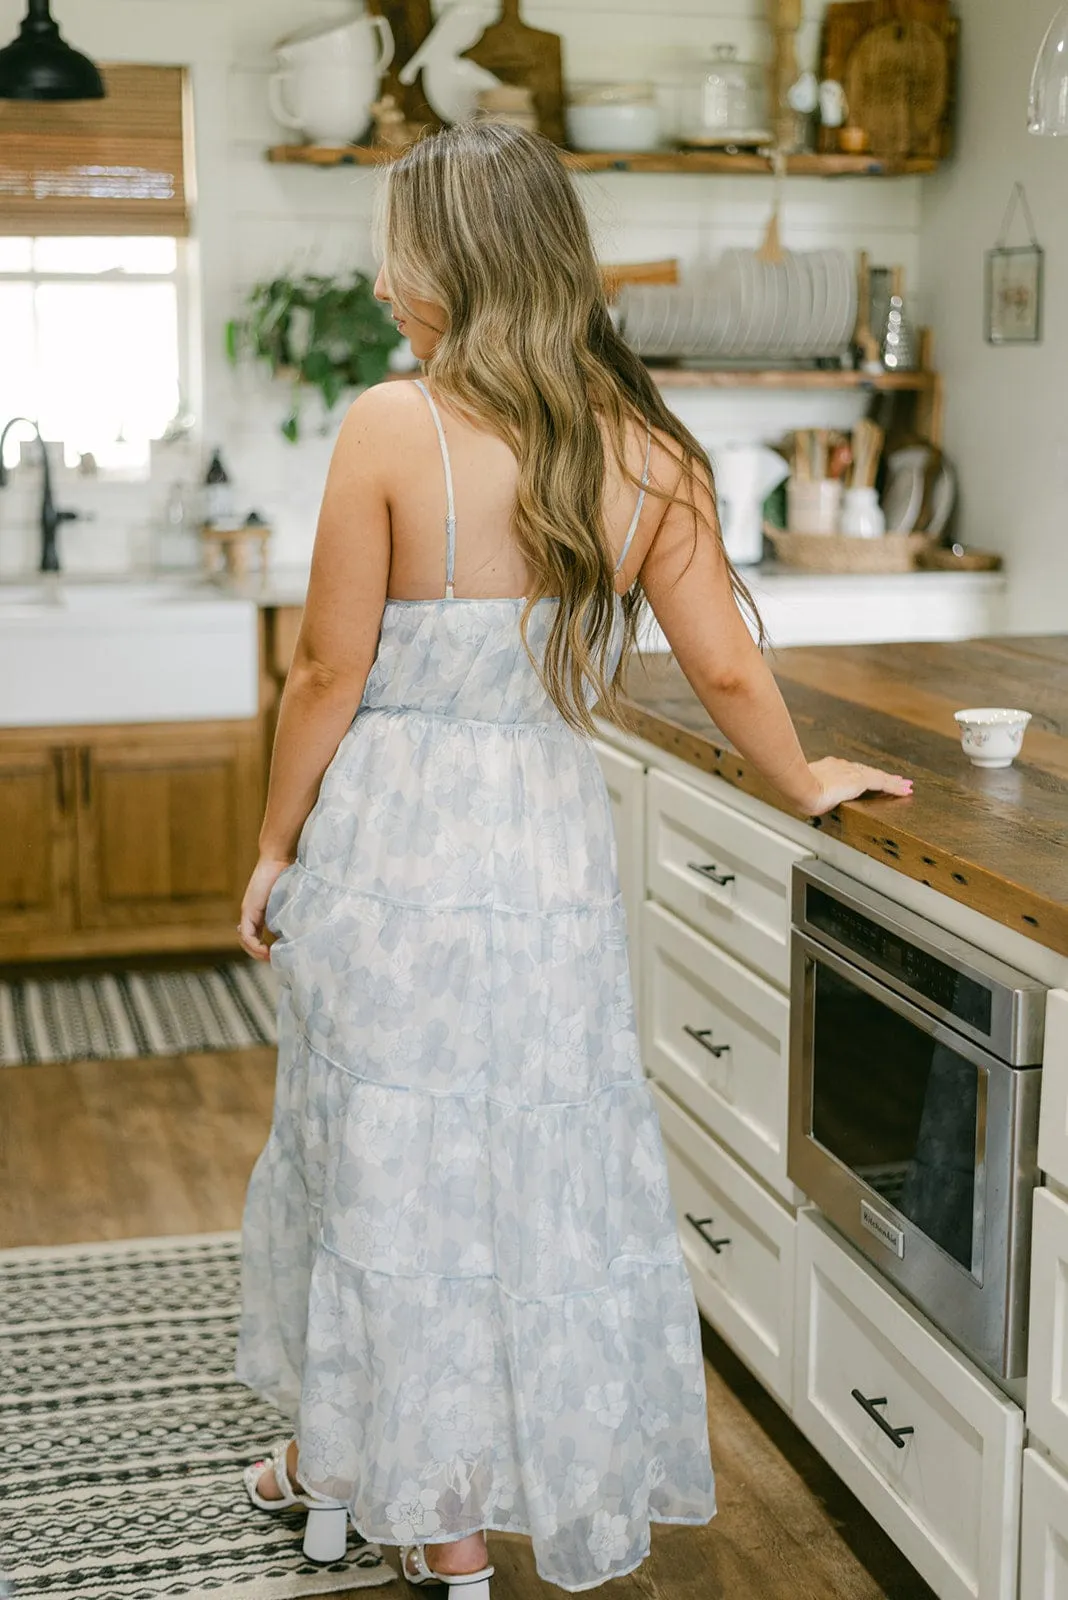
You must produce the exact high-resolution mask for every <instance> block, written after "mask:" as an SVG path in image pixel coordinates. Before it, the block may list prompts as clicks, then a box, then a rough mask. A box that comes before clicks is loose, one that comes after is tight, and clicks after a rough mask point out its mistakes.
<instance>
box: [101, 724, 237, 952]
mask: <svg viewBox="0 0 1068 1600" xmlns="http://www.w3.org/2000/svg"><path fill="white" fill-rule="evenodd" d="M77 756H78V763H77V764H78V908H79V921H80V923H81V926H82V927H83V928H114V927H145V926H147V927H151V926H154V925H157V924H159V923H160V922H164V923H167V924H170V925H172V926H173V925H176V924H182V923H186V924H188V923H192V922H196V923H201V922H208V923H212V922H217V923H221V922H224V921H226V920H227V919H229V920H230V921H231V922H232V921H233V917H232V910H233V907H234V904H235V902H236V901H240V897H241V892H242V890H243V888H244V885H245V880H246V876H247V874H246V868H247V867H248V865H249V850H250V840H251V839H252V838H253V837H254V830H255V827H256V820H255V818H254V817H253V816H252V815H251V814H250V812H249V808H248V806H247V804H246V803H245V796H246V792H247V789H248V787H249V780H248V775H246V773H245V772H244V770H243V767H244V765H245V757H244V752H243V750H242V746H241V744H240V742H239V741H237V740H235V739H234V738H233V737H232V736H228V735H226V734H225V733H224V734H222V735H220V734H218V733H215V734H213V735H211V736H201V737H200V738H196V739H194V738H192V737H188V736H183V734H182V732H181V730H174V732H172V733H165V734H164V735H163V736H162V737H161V736H160V735H158V734H157V735H155V736H153V735H152V734H150V733H146V734H145V735H144V736H143V737H141V738H139V739H138V740H136V741H131V742H130V743H128V744H127V743H125V742H124V743H123V744H121V745H117V746H115V747H113V748H109V747H107V746H104V747H102V748H94V747H92V746H83V747H82V748H81V749H80V750H79V751H78V752H77Z"/></svg>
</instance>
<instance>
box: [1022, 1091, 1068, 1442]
mask: <svg viewBox="0 0 1068 1600" xmlns="http://www.w3.org/2000/svg"><path fill="white" fill-rule="evenodd" d="M1043 1092H1045V1091H1044V1090H1043ZM1027 1426H1028V1428H1030V1430H1031V1432H1032V1433H1033V1434H1034V1435H1035V1436H1036V1438H1038V1439H1041V1441H1042V1443H1043V1444H1044V1445H1045V1446H1046V1447H1047V1449H1049V1450H1052V1451H1053V1454H1054V1455H1056V1456H1059V1457H1060V1459H1061V1460H1062V1461H1063V1462H1065V1463H1066V1464H1068V1204H1065V1202H1064V1201H1063V1200H1062V1199H1061V1198H1060V1196H1059V1195H1055V1194H1053V1193H1051V1191H1050V1190H1049V1189H1037V1190H1036V1191H1035V1209H1034V1218H1033V1221H1032V1224H1031V1319H1030V1332H1029V1334H1028V1349H1027Z"/></svg>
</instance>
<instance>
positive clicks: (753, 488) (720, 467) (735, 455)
mask: <svg viewBox="0 0 1068 1600" xmlns="http://www.w3.org/2000/svg"><path fill="white" fill-rule="evenodd" d="M713 460H714V466H715V472H716V489H717V491H718V496H719V511H720V518H721V520H722V524H723V543H724V546H725V548H726V551H727V554H728V555H729V556H730V558H731V560H732V561H733V562H734V563H735V565H736V566H739V567H747V566H754V565H755V564H756V563H757V562H758V561H759V560H760V558H761V555H762V553H763V548H764V521H763V506H764V501H765V500H766V499H767V497H768V495H769V494H770V493H771V491H772V490H773V489H775V488H777V487H778V486H779V484H780V483H782V482H783V481H784V479H786V478H787V477H788V476H789V474H790V468H789V467H788V466H787V464H786V462H785V461H784V460H783V458H782V456H780V455H778V454H777V453H776V452H775V451H774V450H768V449H767V448H766V447H765V446H764V445H759V444H745V445H742V444H728V445H723V446H721V447H719V448H718V449H716V450H715V451H714V458H713Z"/></svg>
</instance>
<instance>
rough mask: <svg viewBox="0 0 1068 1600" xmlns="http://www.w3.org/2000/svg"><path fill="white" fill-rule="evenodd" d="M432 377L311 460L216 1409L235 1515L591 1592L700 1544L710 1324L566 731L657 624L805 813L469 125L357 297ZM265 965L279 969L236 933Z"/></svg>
mask: <svg viewBox="0 0 1068 1600" xmlns="http://www.w3.org/2000/svg"><path fill="white" fill-rule="evenodd" d="M377 292H378V294H379V296H380V298H382V299H384V300H386V299H388V300H389V301H390V302H391V304H392V309H393V314H394V317H395V318H396V320H397V323H398V325H399V326H400V328H401V329H402V330H403V331H404V332H406V333H407V335H408V337H409V338H410V340H411V344H412V349H413V350H414V352H415V354H416V355H417V356H418V357H419V358H420V359H421V360H422V362H423V364H424V365H423V377H422V379H420V380H418V381H416V382H396V383H387V384H383V385H381V386H379V387H378V388H375V389H371V390H369V391H367V392H366V393H364V394H363V395H361V396H360V398H359V399H358V400H357V401H356V402H355V404H354V405H353V406H352V409H351V410H350V412H349V414H348V417H347V419H346V421H345V423H344V425H343V427H342V429H341V434H340V437H339V439H338V443H337V448H336V452H335V455H334V460H333V463H332V466H331V469H330V476H329V480H328V483H327V487H326V492H325V497H324V501H323V508H322V514H321V518H320V523H319V529H318V534H317V538H316V544H315V554H314V558H313V563H312V572H311V581H310V587H309V591H308V600H307V605H306V608H305V612H304V618H303V623H302V626H301V632H300V638H299V642H298V645H297V650H296V655H295V658H294V661H293V665H292V668H291V671H290V674H289V678H288V681H287V684H286V689H285V694H284V696H283V699H282V705H281V709H280V714H279V721H278V733H277V739H276V744H275V752H274V761H273V765H272V773H271V783H270V791H269V796H268V803H267V810H266V816H265V819H264V823H263V828H262V831H261V835H260V860H259V863H258V865H257V867H256V869H255V871H254V873H253V875H252V879H251V882H250V883H249V887H248V890H247V893H246V896H245V902H244V906H243V909H242V922H241V932H242V940H243V943H244V944H245V947H246V948H247V949H248V950H249V951H250V953H252V954H253V955H255V956H257V957H259V958H260V959H267V957H268V954H269V957H270V960H271V962H272V964H273V966H274V968H275V969H276V971H277V973H278V976H279V979H280V991H281V997H280V1004H279V1068H278V1084H277V1093H276V1102H275V1115H274V1122H273V1126H272V1129H271V1134H270V1138H269V1140H268V1143H267V1145H266V1148H265V1149H264V1151H263V1153H262V1155H261V1156H260V1159H259V1161H258V1163H257V1165H256V1169H255V1171H254V1173H253V1176H252V1180H251V1183H250V1186H249V1194H248V1201H247V1206H246V1213H245V1227H244V1245H245V1259H244V1284H243V1288H244V1315H243V1320H242V1328H241V1339H240V1347H239V1355H238V1374H239V1376H240V1378H241V1379H242V1380H243V1381H244V1382H245V1383H247V1384H249V1385H250V1386H251V1387H252V1388H253V1389H255V1390H256V1391H257V1392H258V1393H259V1394H261V1395H263V1396H264V1397H266V1398H267V1399H268V1400H269V1401H271V1402H272V1404H274V1405H275V1406H276V1407H278V1408H279V1409H280V1410H281V1411H282V1412H283V1413H284V1414H285V1415H286V1416H287V1417H288V1418H290V1419H292V1423H293V1437H292V1438H291V1439H289V1440H284V1441H282V1442H281V1443H280V1444H279V1446H278V1447H277V1448H276V1449H275V1450H274V1452H273V1454H272V1456H271V1458H270V1460H269V1461H266V1462H260V1463H257V1464H256V1466H254V1467H252V1468H250V1469H249V1471H248V1473H247V1474H246V1483H247V1486H248V1490H249V1493H250V1495H251V1497H252V1499H253V1501H254V1502H255V1504H257V1505H258V1506H261V1507H262V1508H263V1509H265V1510H273V1509H277V1508H278V1507H280V1506H287V1505H292V1504H294V1503H302V1504H305V1505H307V1506H308V1508H309V1517H308V1526H307V1533H306V1545H305V1548H306V1550H307V1551H308V1553H309V1554H310V1555H312V1556H317V1557H318V1558H320V1559H326V1560H330V1559H334V1558H336V1557H337V1556H338V1555H340V1554H341V1553H342V1552H343V1551H344V1549H345V1537H346V1518H347V1517H351V1520H352V1522H353V1525H354V1526H355V1528H356V1530H357V1532H358V1534H359V1535H360V1536H361V1537H362V1538H363V1539H364V1540H366V1541H369V1542H372V1541H373V1542H377V1543H378V1544H392V1545H399V1546H402V1547H404V1553H403V1556H402V1562H403V1570H404V1572H405V1575H406V1576H407V1577H408V1578H409V1579H410V1580H411V1581H413V1582H417V1583H419V1582H428V1581H431V1580H435V1579H436V1580H438V1581H440V1582H444V1583H447V1584H449V1585H450V1586H457V1585H461V1586H464V1587H466V1588H467V1589H468V1590H469V1600H488V1596H489V1579H490V1574H491V1571H492V1569H491V1568H490V1567H489V1565H488V1555H487V1550H486V1544H485V1537H484V1535H485V1532H486V1531H487V1530H491V1531H492V1530H508V1531H513V1532H520V1533H525V1534H528V1535H530V1537H531V1538H532V1540H533V1544H534V1552H535V1557H536V1560H537V1564H538V1570H539V1571H540V1573H541V1574H542V1576H543V1577H545V1578H546V1579H548V1580H549V1581H550V1582H552V1583H555V1584H558V1585H560V1586H561V1587H562V1588H564V1589H568V1590H579V1589H584V1588H589V1587H592V1586H594V1585H596V1584H599V1583H602V1582H604V1581H606V1580H608V1579H610V1578H613V1577H618V1576H619V1575H621V1574H622V1573H625V1572H628V1571H630V1570H632V1569H633V1568H634V1567H635V1566H637V1565H638V1563H639V1562H640V1561H641V1560H642V1559H643V1558H644V1557H645V1556H646V1555H647V1554H648V1551H649V1531H650V1524H651V1523H653V1522H669V1523H690V1524H699V1523H704V1522H707V1521H708V1520H709V1518H710V1517H712V1516H713V1515H714V1512H715V1497H714V1486H713V1474H712V1467H711V1463H710V1460H709V1448H708V1429H707V1418H706V1410H705V1388H704V1369H703V1364H702V1354H701V1342H700V1337H699V1324H698V1317H697V1311H696V1307H695V1304H694V1300H693V1296H692V1292H691V1289H690V1283H689V1279H688V1276H687V1272H686V1267H685V1264H684V1261H683V1258H682V1254H681V1251H680V1246H679V1241H678V1236H677V1232H676V1228H675V1223H674V1219H673V1213H672V1209H671V1204H670V1198H669V1194H668V1186H667V1178H666V1172H665V1164H664V1155H663V1149H662V1146H661V1142H660V1134H659V1129H658V1126H657V1121H656V1114H655V1109H654V1104H653V1101H652V1098H651V1095H650V1091H649V1089H648V1086H647V1084H646V1081H645V1079H644V1077H643V1074H642V1067H641V1061H640V1058H639V1053H638V1041H637V1037H636V1035H635V1030H634V1017H633V1009H632V1004H631V992H630V982H629V977H628V967H627V949H626V929H625V926H624V916H623V908H622V905H621V902H620V897H619V884H618V879H617V874H616V861H615V850H614V845H613V842H612V823H611V816H610V812H609V805H608V799H607V795H606V791H605V787H604V783H603V780H602V778H601V775H600V771H599V768H598V764H597V760H596V756H595V754H594V751H593V748H592V745H591V743H590V739H589V735H590V734H591V733H592V732H593V731H594V726H595V724H594V720H593V708H594V707H596V712H597V715H598V716H599V717H602V718H604V719H606V720H607V721H609V722H619V721H620V720H621V719H622V718H623V707H622V700H621V695H622V685H623V673H624V669H625V663H626V658H627V656H628V653H629V651H630V648H631V646H632V644H633V642H634V638H635V628H636V622H637V618H638V613H639V609H640V607H641V606H642V604H643V603H644V602H646V601H648V602H649V604H650V605H651V606H652V609H653V611H654V613H655V615H656V617H657V619H658V621H659V623H660V625H661V627H662V628H663V630H664V632H665V634H666V635H667V638H668V640H669V642H670V644H671V646H672V649H673V650H674V652H675V655H676V657H677V659H678V661H679V664H680V666H681V667H682V670H683V671H684V673H685V674H686V676H687V678H688V679H689V681H690V683H691V684H692V685H693V688H694V690H695V692H696V693H697V695H698V697H699V698H700V699H701V701H702V702H703V704H704V705H705V706H706V707H707V708H708V710H709V712H710V713H711V714H712V715H713V717H714V718H715V720H716V722H717V724H718V725H719V727H720V728H722V729H723V731H724V733H725V734H726V735H727V736H728V737H729V738H730V739H731V740H732V741H733V742H734V743H735V744H736V745H737V747H738V748H739V749H740V750H741V751H743V752H744V754H745V755H746V756H747V757H748V758H749V759H750V760H751V761H752V762H753V763H754V765H755V766H756V767H757V768H758V769H759V770H760V771H761V772H763V773H764V775H765V776H766V777H767V778H768V779H769V780H770V781H771V782H772V783H773V784H774V785H776V786H777V788H778V789H779V790H780V791H781V793H782V794H783V795H784V796H786V798H787V799H788V800H789V801H790V802H791V804H792V805H793V806H795V807H796V808H798V809H800V810H802V811H805V812H808V813H811V814H816V813H819V812H823V811H827V810H829V809H830V808H831V807H833V806H834V805H837V804H838V803H839V802H840V801H843V800H846V799H849V798H851V797H853V796H855V795H859V794H860V793H862V792H863V791H864V790H865V789H869V788H870V789H881V790H884V791H886V792H889V793H891V794H904V793H907V791H908V785H907V784H906V783H905V782H904V780H902V779H899V778H894V777H890V776H888V775H886V774H883V773H879V772H875V771H872V770H870V769H867V768H861V767H855V766H852V765H849V764H847V763H844V762H839V761H835V760H828V761H821V762H816V763H814V764H813V765H809V764H808V763H807V762H806V760H805V758H804V756H803V754H802V751H801V749H800V746H799V744H798V741H797V737H796V735H795V733H794V729H793V727H792V725H791V722H790V719H789V717H788V715H787V712H786V710H785V707H784V705H783V703H782V700H781V698H780V696H779V694H778V691H777V689H776V687H775V683H774V680H773V678H772V676H771V674H770V672H769V671H768V669H767V667H766V665H765V663H764V661H763V658H762V656H761V653H760V650H759V648H758V647H757V645H756V644H755V643H754V642H753V639H752V637H751V635H750V632H749V629H748V628H747V626H746V623H745V620H744V619H743V615H742V608H744V607H745V606H746V604H747V595H746V592H745V589H744V586H743V585H742V584H741V582H740V580H739V579H738V578H737V576H736V575H735V574H734V573H733V571H732V570H731V567H730V565H729V563H728V562H727V560H726V557H725V554H724V551H723V545H722V541H721V538H720V533H719V526H718V522H717V519H716V509H715V499H714V493H713V488H712V481H711V476H710V472H709V466H708V462H707V459H706V458H705V456H704V454H703V452H702V451H701V449H700V447H699V445H698V444H697V441H696V440H695V439H694V438H693V437H692V435H691V434H690V433H689V432H688V431H687V430H686V429H685V428H684V427H683V426H682V424H681V423H680V422H679V421H678V419H677V418H676V417H674V416H673V415H672V414H671V412H670V411H668V410H667V409H666V407H665V406H664V404H663V401H662V400H661V398H660V395H659V393H658V391H657V390H656V388H655V387H654V386H653V384H652V383H651V382H650V380H649V378H648V376H647V374H646V372H645V370H644V368H643V367H642V366H641V364H640V362H638V361H637V359H636V358H635V357H634V355H633V354H632V353H631V351H630V350H628V348H627V347H626V345H625V344H624V343H623V342H622V341H621V339H620V338H619V337H618V336H617V334H616V332H615V331H614V329H613V326H612V323H611V321H610V319H609V316H608V311H607V308H606V305H605V300H604V294H603V289H602V284H601V279H600V275H599V272H598V268H597V265H596V262H595V259H594V254H593V250H592V248H591V244H590V238H589V233H588V230H587V226H586V222H585V219H584V216H583V213H582V210H581V207H580V205H579V202H578V199H577V196H576V194H575V192H574V190H573V188H572V185H571V183H570V181H569V179H568V177H567V174H566V173H565V171H564V169H563V167H562V165H561V163H560V161H559V159H558V156H557V154H556V152H555V151H554V149H553V148H552V146H550V145H549V144H547V143H546V142H545V141H543V140H541V139H539V138H536V137H534V136H531V135H529V134H526V133H523V132H520V131H519V130H517V129H514V128H510V127H504V126H496V125H493V124H474V125H465V126H460V127H457V128H452V129H448V130H447V131H445V132H443V133H440V134H436V135H434V136H432V137H428V138H426V139H424V140H422V141H421V142H420V143H418V144H416V145H415V146H414V147H413V148H412V149H411V150H410V151H409V152H407V153H406V154H405V155H404V156H403V157H402V158H401V159H400V160H399V161H398V162H397V163H396V164H395V165H394V166H393V168H392V169H391V171H390V173H389V176H388V179H387V190H386V196H385V213H384V265H383V269H382V273H381V275H380V278H379V283H378V285H377ZM267 931H269V932H270V933H271V934H273V935H275V941H274V943H273V944H271V945H270V947H269V948H268V944H267V940H266V933H267Z"/></svg>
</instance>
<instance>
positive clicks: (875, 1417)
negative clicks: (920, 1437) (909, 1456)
mask: <svg viewBox="0 0 1068 1600" xmlns="http://www.w3.org/2000/svg"><path fill="white" fill-rule="evenodd" d="M850 1393H851V1394H852V1396H853V1399H854V1400H855V1401H856V1402H857V1405H858V1406H860V1407H861V1409H862V1410H864V1411H866V1412H867V1413H868V1416H869V1417H870V1418H871V1420H872V1421H873V1422H875V1423H878V1425H879V1427H880V1428H881V1429H882V1430H883V1432H884V1433H885V1434H886V1437H887V1438H888V1439H892V1440H893V1442H894V1444H896V1445H897V1448H898V1449H899V1450H904V1448H905V1436H906V1435H907V1434H910V1433H915V1432H916V1429H915V1428H894V1427H891V1425H890V1423H889V1422H887V1420H886V1418H885V1417H884V1416H883V1415H882V1413H881V1412H879V1411H876V1409H875V1407H876V1406H885V1404H886V1396H885V1394H884V1395H880V1396H879V1398H878V1399H877V1400H869V1399H868V1398H867V1396H866V1395H862V1394H861V1392H860V1390H859V1389H852V1390H850Z"/></svg>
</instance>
